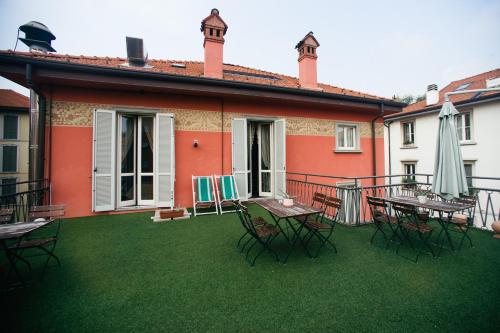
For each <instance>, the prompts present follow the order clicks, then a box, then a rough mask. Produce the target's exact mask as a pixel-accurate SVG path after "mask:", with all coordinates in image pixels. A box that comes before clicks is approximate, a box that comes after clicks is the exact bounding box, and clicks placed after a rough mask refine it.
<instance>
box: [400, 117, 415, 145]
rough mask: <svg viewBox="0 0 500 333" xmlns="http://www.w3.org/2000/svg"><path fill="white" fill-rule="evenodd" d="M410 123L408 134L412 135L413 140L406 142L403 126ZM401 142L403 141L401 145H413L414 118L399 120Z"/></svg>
mask: <svg viewBox="0 0 500 333" xmlns="http://www.w3.org/2000/svg"><path fill="white" fill-rule="evenodd" d="M407 125H411V132H410V136H413V140H411V142H410V143H407V141H406V138H405V126H407ZM401 136H402V139H401V142H402V143H403V147H412V146H415V120H408V121H404V122H401Z"/></svg>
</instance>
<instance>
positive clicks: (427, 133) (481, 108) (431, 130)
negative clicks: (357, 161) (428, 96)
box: [384, 101, 500, 225]
mask: <svg viewBox="0 0 500 333" xmlns="http://www.w3.org/2000/svg"><path fill="white" fill-rule="evenodd" d="M458 110H459V111H460V112H466V111H472V137H471V142H470V143H467V144H465V143H464V144H461V146H460V147H461V149H462V157H463V159H464V161H465V162H472V163H473V168H472V175H473V176H481V177H497V178H500V101H493V102H487V103H481V104H478V105H475V106H473V107H464V108H458ZM438 114H439V112H433V113H430V114H426V115H422V116H417V117H413V118H408V119H403V120H395V121H393V122H392V123H391V125H390V136H391V142H390V145H391V161H390V165H391V172H392V174H393V175H395V174H402V173H404V170H403V162H404V161H415V163H416V173H428V174H432V173H433V171H434V159H435V153H436V139H437V138H436V137H437V131H438V126H439V118H438ZM412 119H413V120H415V144H414V147H412V148H407V147H404V146H403V134H402V133H403V130H402V122H406V121H409V120H412ZM388 134H389V132H388V128H387V127H386V128H385V133H384V136H385V146H386V149H385V159H386V163H385V168H386V170H385V171H386V174H389V173H390V172H389V139H388ZM417 180H419V181H425V180H424V179H422V178H417ZM396 181H398V182H400V179H399V178H395V179H393V183H395V182H396ZM473 185H474V187H482V188H492V189H498V190H500V180H477V179H475V180H474V181H473ZM483 192H484V191H483ZM491 198H492V200H493V201H492V204H493V210H494V212H495V215H496V214H498V213H499V212H498V211H499V209H500V194H499V193H498V192H496V193H493V194H492V195H491ZM480 201H481V206H482V207H481V209H482V212H483V214H484V213H486V204H487V193H486V192H484V193H481V197H480ZM491 210H492V208H491V207H489V208H488V215H490V217H489V221H488V222H489V223H488V225H489V224H491V222H492V215H491V214H492V211H491ZM478 222H480V221H476V223H478Z"/></svg>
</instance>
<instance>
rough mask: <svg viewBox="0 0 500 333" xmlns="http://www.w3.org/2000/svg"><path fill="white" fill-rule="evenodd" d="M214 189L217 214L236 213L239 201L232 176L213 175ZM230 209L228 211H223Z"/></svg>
mask: <svg viewBox="0 0 500 333" xmlns="http://www.w3.org/2000/svg"><path fill="white" fill-rule="evenodd" d="M214 179H215V189H216V192H217V203H218V205H219V212H220V213H221V214H224V213H232V212H236V204H237V203H238V202H239V201H240V195H239V193H238V188H237V187H236V182H235V180H234V176H233V175H221V176H218V175H214ZM227 207H230V208H229V209H225V210H224V209H223V208H227Z"/></svg>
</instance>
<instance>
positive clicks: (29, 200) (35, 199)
mask: <svg viewBox="0 0 500 333" xmlns="http://www.w3.org/2000/svg"><path fill="white" fill-rule="evenodd" d="M12 188H14V190H13V191H12V190H11V189H12ZM7 189H8V191H7ZM6 192H12V193H6ZM4 193H5V194H4ZM0 194H1V195H0V208H11V209H13V210H14V221H28V212H29V208H30V207H31V206H35V205H48V204H49V203H50V183H49V181H48V180H47V179H40V180H33V181H23V182H16V183H11V184H0Z"/></svg>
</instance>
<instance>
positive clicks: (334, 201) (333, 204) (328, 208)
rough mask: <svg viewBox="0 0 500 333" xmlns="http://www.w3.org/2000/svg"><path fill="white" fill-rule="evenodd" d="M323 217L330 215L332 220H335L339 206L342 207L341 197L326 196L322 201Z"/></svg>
mask: <svg viewBox="0 0 500 333" xmlns="http://www.w3.org/2000/svg"><path fill="white" fill-rule="evenodd" d="M324 207H325V209H324V211H323V215H322V216H323V217H325V216H326V215H328V216H330V217H332V219H333V221H337V217H338V215H339V211H340V207H342V199H339V198H336V197H326V198H325V202H324Z"/></svg>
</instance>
